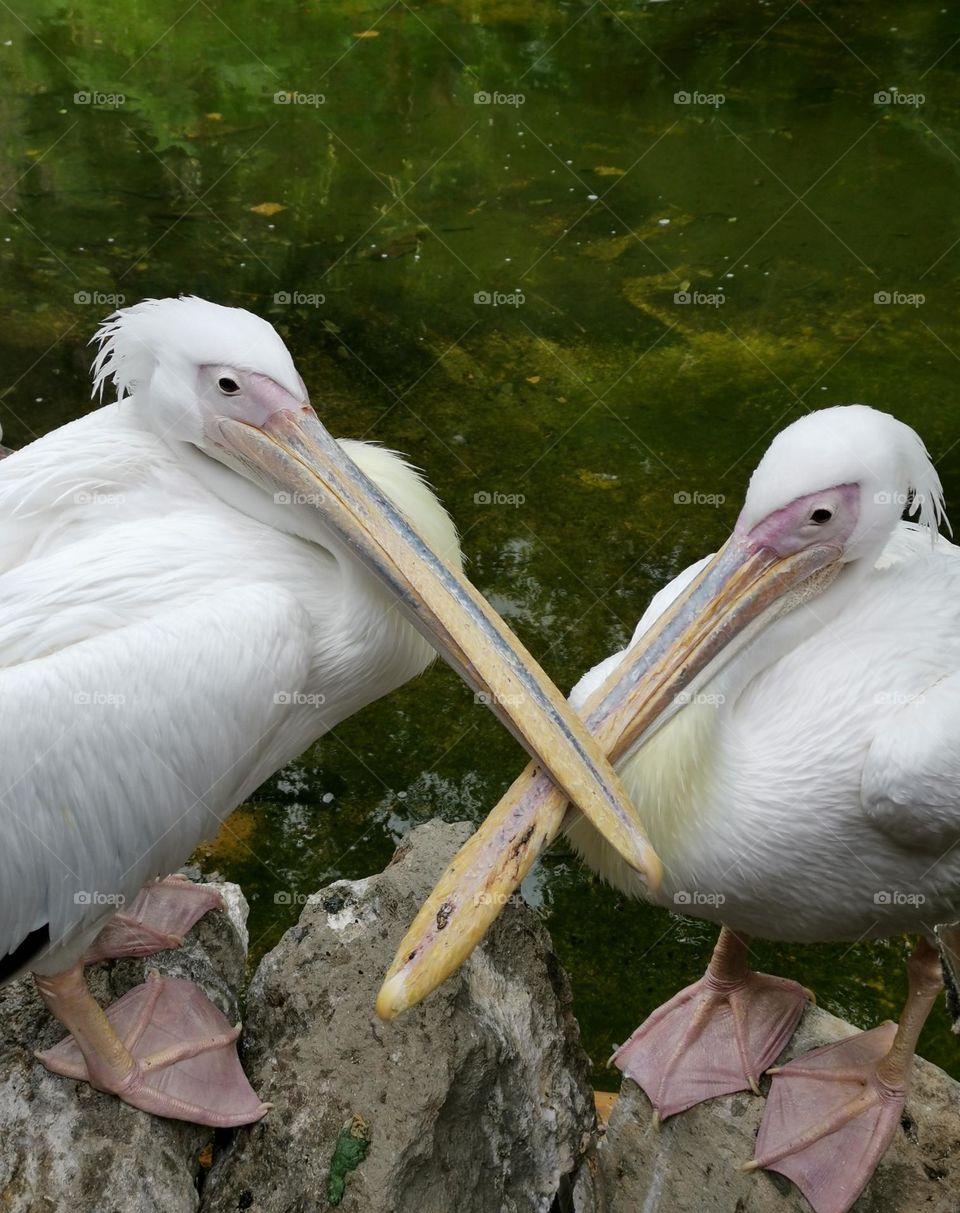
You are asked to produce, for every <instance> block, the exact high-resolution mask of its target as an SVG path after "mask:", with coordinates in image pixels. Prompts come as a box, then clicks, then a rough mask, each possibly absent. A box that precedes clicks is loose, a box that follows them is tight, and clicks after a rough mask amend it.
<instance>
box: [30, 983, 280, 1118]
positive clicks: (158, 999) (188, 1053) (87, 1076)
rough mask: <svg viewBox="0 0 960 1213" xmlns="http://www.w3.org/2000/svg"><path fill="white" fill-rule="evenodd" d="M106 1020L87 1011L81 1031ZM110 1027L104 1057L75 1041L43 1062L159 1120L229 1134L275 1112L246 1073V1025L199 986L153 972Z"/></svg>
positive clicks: (119, 1005)
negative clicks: (242, 1047) (242, 1040)
mask: <svg viewBox="0 0 960 1213" xmlns="http://www.w3.org/2000/svg"><path fill="white" fill-rule="evenodd" d="M48 1005H49V1004H48ZM98 1012H99V1008H95V1007H90V1008H89V1009H85V1010H84V1012H83V1015H84V1018H83V1020H81V1021H78V1028H80V1029H82V1028H83V1027H84V1026H85V1022H86V1020H87V1019H88V1017H89V1016H93V1018H94V1019H97V1018H99V1016H102V1014H103V1013H102V1012H99V1016H98ZM106 1020H107V1021H108V1025H109V1026H108V1027H107V1028H106V1034H104V1033H103V1032H99V1038H100V1041H101V1048H102V1051H101V1052H98V1051H96V1050H95V1049H91V1047H90V1040H89V1038H88V1041H87V1050H86V1054H85V1053H84V1052H83V1051H81V1048H80V1046H79V1045H78V1043H77V1041H76V1039H75V1038H74V1036H68V1037H67V1038H66V1039H65V1040H63V1041H61V1042H60V1044H58V1045H55V1046H54V1047H53V1048H52V1049H48V1050H47V1051H46V1052H44V1053H38V1054H37V1057H38V1059H39V1060H40V1061H41V1062H42V1063H43V1064H44V1065H45V1066H46V1068H47V1069H48V1070H50V1071H52V1072H53V1073H54V1074H61V1075H63V1076H64V1077H65V1078H73V1079H77V1080H80V1081H86V1082H90V1083H91V1084H92V1085H93V1086H95V1087H97V1088H98V1089H100V1090H102V1091H109V1092H111V1093H113V1094H115V1095H117V1096H118V1097H119V1098H120V1099H122V1100H123V1101H124V1102H125V1103H128V1104H131V1105H132V1106H133V1107H135V1108H140V1109H141V1110H142V1111H144V1112H151V1113H153V1115H155V1116H168V1117H172V1118H174V1119H177V1120H188V1121H192V1122H194V1123H196V1124H202V1125H212V1126H215V1127H217V1128H229V1127H233V1126H236V1125H245V1124H251V1123H252V1122H253V1121H256V1120H259V1119H260V1118H261V1117H262V1116H263V1115H264V1114H265V1113H266V1112H267V1111H268V1109H269V1106H270V1105H269V1104H264V1103H261V1102H260V1100H259V1098H258V1097H257V1095H256V1092H255V1091H254V1090H253V1088H252V1087H251V1086H250V1084H249V1082H248V1081H247V1078H246V1075H245V1074H244V1073H243V1069H242V1068H241V1065H240V1058H239V1057H238V1056H237V1049H236V1040H237V1037H238V1036H239V1035H240V1027H239V1025H238V1026H233V1025H231V1024H230V1023H229V1021H228V1020H227V1018H226V1016H225V1015H224V1014H223V1013H222V1012H221V1011H219V1010H218V1009H217V1007H215V1006H214V1005H213V1003H212V1002H211V1001H210V1000H209V998H207V996H206V994H204V992H203V991H202V990H201V989H200V988H199V986H195V985H194V984H193V983H192V982H189V981H183V980H181V979H180V978H174V977H161V976H160V975H159V974H158V973H156V972H152V973H150V974H148V977H147V981H146V982H145V984H144V985H141V986H137V987H136V989H133V990H131V991H130V992H129V993H128V994H125V995H124V996H123V998H120V999H118V1000H117V1001H116V1002H115V1003H113V1004H112V1005H111V1006H110V1007H108V1008H107V1010H106ZM111 1029H112V1032H111V1031H110V1030H111ZM113 1033H115V1034H116V1036H115V1037H113V1038H112V1039H111V1037H112V1035H113ZM104 1046H105V1047H104Z"/></svg>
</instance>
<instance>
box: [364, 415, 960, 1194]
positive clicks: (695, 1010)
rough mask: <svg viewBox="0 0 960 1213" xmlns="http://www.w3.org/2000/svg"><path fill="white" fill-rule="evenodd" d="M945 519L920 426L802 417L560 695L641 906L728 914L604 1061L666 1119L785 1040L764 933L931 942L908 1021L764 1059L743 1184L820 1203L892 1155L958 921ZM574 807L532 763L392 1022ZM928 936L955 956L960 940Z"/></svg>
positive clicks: (452, 961)
mask: <svg viewBox="0 0 960 1213" xmlns="http://www.w3.org/2000/svg"><path fill="white" fill-rule="evenodd" d="M908 505H909V507H910V513H912V514H914V515H915V516H917V519H918V521H917V523H910V522H905V521H901V516H902V514H903V512H904V508H905V506H908ZM942 517H943V514H942V496H941V487H940V481H939V478H938V476H937V473H936V471H935V470H934V468H933V466H932V464H931V462H930V460H929V458H928V457H927V454H926V451H925V450H924V447H923V444H922V442H921V441H920V439H919V438H918V437H917V435H916V434H915V433H914V432H913V431H912V430H911V429H909V428H908V427H907V426H905V425H903V424H902V423H901V422H899V421H897V420H896V419H895V418H893V417H890V416H888V415H887V414H884V413H880V412H876V411H874V410H873V409H870V408H866V407H864V406H860V405H852V406H849V407H845V408H832V409H825V410H823V411H821V412H817V413H813V414H811V415H809V416H806V417H804V418H802V419H801V420H799V421H797V422H796V423H795V424H793V425H791V426H790V427H789V428H787V429H786V430H784V431H783V432H782V433H780V434H779V435H778V436H777V437H776V438H775V439H774V441H773V443H772V445H771V446H770V448H769V450H768V451H767V453H766V454H765V456H764V457H763V459H762V461H761V463H760V465H759V466H758V467H757V469H756V471H755V472H754V474H753V477H752V479H751V481H750V486H749V489H748V491H747V495H746V500H745V503H744V506H743V509H742V511H741V513H740V517H739V519H738V521H737V524H736V527H735V529H734V532H733V534H732V536H731V537H730V539H729V540H728V541H727V543H726V544H725V545H724V547H723V548H722V549H721V551H720V552H719V553H718V554H717V555H715V556H713V557H709V558H707V559H705V560H702V561H700V562H698V563H697V564H695V565H693V566H691V567H690V568H689V569H687V570H686V571H685V572H684V573H681V574H680V576H679V577H677V578H676V579H675V580H674V581H673V582H671V583H670V585H668V586H667V587H666V588H665V589H664V590H663V591H661V592H660V593H659V594H658V595H657V596H656V597H655V598H654V599H653V601H652V603H651V605H650V607H649V609H648V610H647V612H646V614H645V615H644V616H643V618H642V619H641V621H640V624H639V627H638V628H637V631H636V634H635V636H634V638H633V641H632V643H631V645H630V646H629V647H628V648H627V649H626V650H624V651H623V652H622V653H617V654H615V655H614V656H612V657H610V658H609V659H608V660H607V661H605V662H603V663H601V664H600V665H598V666H597V667H596V668H595V669H594V670H591V671H590V673H588V674H587V675H586V676H585V677H584V678H583V679H582V681H581V682H580V683H579V685H578V686H577V688H576V689H575V691H574V693H573V695H572V697H571V701H572V702H573V703H574V704H575V705H576V706H577V707H578V709H579V710H580V711H581V713H582V715H583V716H584V719H585V720H586V722H587V724H588V726H589V727H590V729H591V730H592V731H593V732H594V734H595V735H596V736H597V737H598V739H600V740H601V743H602V745H603V747H604V749H605V750H606V752H607V753H608V754H609V755H610V756H611V758H612V759H613V760H614V764H615V766H616V768H617V770H618V771H619V773H620V776H621V778H622V779H623V781H624V784H625V786H626V787H627V789H628V791H629V792H630V795H631V797H632V799H633V802H634V804H635V805H636V807H637V809H638V811H639V815H640V819H641V822H642V823H643V825H644V828H645V829H646V831H647V833H648V835H649V838H650V840H651V842H652V843H653V845H654V847H655V848H656V850H657V852H658V854H659V855H660V857H661V859H662V861H663V864H664V878H663V882H662V885H661V886H660V888H659V891H657V892H656V893H654V894H652V900H654V901H656V902H658V903H659V904H661V905H664V906H668V907H671V908H673V907H677V908H681V909H682V910H683V912H684V913H691V914H695V915H697V916H699V917H703V918H707V919H712V920H713V921H716V922H718V923H721V924H723V928H722V930H721V933H720V939H719V942H718V944H717V948H716V950H715V952H714V956H713V959H712V960H711V963H710V966H709V968H708V971H707V973H706V975H705V976H704V977H703V978H702V979H701V980H700V981H698V982H696V983H695V984H694V985H692V986H690V987H689V988H688V989H686V990H683V991H682V992H681V993H680V994H678V995H677V996H676V997H675V998H673V999H672V1000H671V1001H670V1002H668V1003H667V1004H666V1005H665V1006H663V1007H661V1008H660V1009H659V1010H657V1011H655V1012H654V1013H653V1015H651V1016H650V1018H649V1019H648V1020H647V1021H646V1022H645V1023H644V1024H643V1025H642V1026H641V1027H640V1028H639V1029H638V1030H637V1031H636V1032H635V1033H634V1035H633V1036H632V1037H631V1039H630V1040H629V1041H628V1042H627V1043H626V1044H625V1045H624V1046H622V1047H621V1048H620V1049H619V1050H618V1052H617V1053H616V1055H615V1057H616V1061H617V1064H618V1065H619V1066H620V1067H621V1069H622V1070H624V1072H625V1073H627V1074H628V1075H630V1076H631V1077H633V1078H635V1079H636V1080H637V1081H638V1082H639V1083H640V1084H641V1085H642V1086H643V1087H644V1089H645V1090H646V1091H647V1094H648V1095H649V1096H650V1098H651V1101H652V1102H653V1105H654V1108H655V1109H656V1112H657V1114H658V1116H659V1117H666V1116H670V1115H672V1114H674V1113H676V1112H680V1111H682V1110H684V1109H685V1108H689V1107H690V1106H692V1105H693V1104H695V1103H697V1102H699V1101H700V1100H703V1099H706V1098H708V1097H709V1096H711V1095H718V1094H723V1093H726V1092H731V1091H736V1090H743V1089H747V1088H752V1089H753V1090H754V1091H756V1092H757V1093H759V1087H758V1085H757V1081H758V1078H759V1076H760V1074H761V1072H762V1071H764V1070H765V1069H766V1068H767V1067H769V1066H770V1064H771V1063H772V1062H773V1061H774V1060H775V1058H776V1056H777V1054H778V1053H779V1052H780V1051H781V1049H782V1048H783V1046H784V1045H785V1044H786V1043H787V1041H788V1040H789V1038H790V1036H791V1034H792V1032H793V1030H794V1027H795V1026H796V1023H797V1021H798V1019H799V1017H800V1015H801V1013H802V1010H803V1006H804V1002H805V998H806V997H807V994H806V991H804V990H803V989H802V988H801V987H800V986H799V985H797V984H796V983H795V982H792V981H786V980H783V979H781V978H775V977H768V976H765V975H762V974H757V973H754V972H752V971H751V969H750V968H749V965H748V959H747V957H748V953H747V940H748V938H749V936H750V935H759V936H763V937H764V938H766V939H782V940H791V941H807V942H809V941H817V940H824V941H827V940H860V939H870V938H879V937H885V936H891V935H896V934H899V933H901V932H917V933H919V934H920V936H921V939H920V942H919V945H918V946H917V948H916V951H915V952H914V954H913V956H912V957H911V959H910V962H909V964H908V975H909V983H910V993H909V997H908V1000H907V1003H906V1006H905V1009H904V1011H903V1015H902V1017H901V1019H900V1023H899V1025H894V1024H885V1025H883V1026H881V1027H877V1028H874V1029H872V1030H871V1031H869V1032H864V1033H861V1034H860V1035H858V1036H855V1037H853V1038H851V1039H850V1040H845V1041H843V1042H841V1043H839V1044H834V1045H831V1046H829V1047H827V1048H824V1049H819V1050H817V1051H816V1052H814V1053H811V1054H809V1055H807V1056H806V1057H803V1058H801V1059H798V1060H795V1061H793V1062H791V1063H790V1064H789V1065H787V1066H784V1067H782V1068H778V1069H775V1070H773V1071H772V1072H773V1074H774V1078H773V1082H772V1087H771V1090H770V1095H769V1098H768V1101H767V1105H766V1110H765V1115H764V1119H763V1124H762V1128H761V1131H760V1135H759V1139H758V1143H757V1150H756V1156H755V1159H754V1160H753V1162H751V1163H750V1164H748V1169H753V1168H756V1167H768V1168H772V1169H774V1170H777V1171H780V1172H782V1173H783V1174H784V1175H787V1176H789V1177H790V1178H791V1179H793V1180H794V1182H795V1183H796V1184H797V1185H798V1186H799V1187H800V1188H801V1189H802V1191H803V1192H804V1193H805V1195H806V1196H807V1197H808V1199H809V1200H810V1202H811V1204H812V1205H813V1206H814V1207H815V1209H816V1210H817V1211H818V1213H844V1211H845V1210H847V1209H849V1207H850V1206H851V1205H852V1204H853V1202H854V1201H855V1200H856V1198H857V1196H858V1195H859V1193H860V1192H861V1191H862V1190H863V1188H864V1186H865V1184H866V1182H867V1180H868V1179H869V1177H870V1175H871V1174H872V1172H873V1169H874V1167H875V1166H876V1163H877V1161H878V1160H879V1158H880V1157H881V1155H882V1154H883V1152H884V1150H885V1149H886V1147H887V1145H888V1144H889V1141H890V1139H891V1136H892V1135H893V1133H894V1131H895V1128H896V1125H897V1123H898V1121H899V1117H900V1112H901V1109H902V1107H903V1103H904V1098H905V1095H906V1091H907V1086H908V1082H909V1077H910V1072H911V1066H912V1057H913V1052H914V1048H915V1045H916V1041H917V1038H918V1036H919V1033H920V1029H921V1027H922V1026H923V1023H924V1021H925V1019H926V1016H927V1014H928V1012H929V1010H930V1008H931V1006H932V1004H933V1002H934V1000H935V998H936V995H937V993H938V991H939V990H940V989H941V988H942V974H941V965H940V959H939V955H938V952H937V950H936V947H935V942H936V940H935V935H934V931H935V928H937V927H938V924H951V923H954V922H955V921H956V920H957V919H958V918H960V848H958V846H957V844H958V842H960V549H958V548H957V547H955V546H953V544H951V543H949V542H947V541H946V540H945V539H943V538H941V537H939V536H938V534H937V530H938V526H939V523H940V522H941V520H942ZM563 800H564V798H563V795H562V794H561V793H558V792H557V791H556V789H555V788H553V787H552V786H551V784H550V781H549V779H548V778H547V777H545V776H543V775H542V774H540V773H538V772H536V771H535V770H532V769H530V770H528V771H527V772H525V773H524V775H522V776H521V777H520V779H518V780H517V782H516V783H515V784H514V786H513V788H512V789H511V791H510V792H509V793H508V794H507V797H506V798H505V800H504V801H502V802H501V804H500V805H499V806H498V807H497V809H496V810H495V811H494V813H493V814H492V815H491V817H490V818H489V819H488V822H487V823H486V824H485V825H484V826H483V827H482V828H481V830H480V831H479V833H478V834H477V835H476V836H475V837H474V839H473V840H471V842H470V843H468V844H467V848H465V851H464V852H461V855H460V856H458V857H457V859H455V860H454V863H453V865H452V867H451V869H450V870H449V871H448V873H447V875H446V876H445V877H444V879H443V881H442V882H441V884H440V885H439V886H438V888H437V890H436V891H435V892H434V894H433V895H432V896H431V899H430V901H429V902H428V903H427V905H426V906H425V907H424V910H423V911H422V913H421V915H420V916H419V917H418V919H417V921H416V923H415V924H414V926H413V927H412V928H411V931H410V933H409V934H408V936H407V938H406V939H405V940H404V942H403V944H402V945H401V949H400V951H399V953H398V957H397V960H396V961H395V963H394V966H393V967H392V968H391V971H390V974H389V975H388V979H387V981H386V983H385V985H384V988H383V990H382V991H381V995H380V999H379V1002H378V1008H379V1009H380V1012H381V1014H383V1015H385V1016H389V1015H392V1014H396V1013H397V1012H398V1011H400V1010H403V1009H404V1008H405V1007H406V1006H409V1005H411V1004H412V1003H413V1002H415V1001H417V1000H418V999H419V998H421V997H423V995H424V994H425V993H427V992H428V991H429V990H430V989H432V988H433V986H434V985H435V984H437V982H438V981H439V980H440V979H442V977H443V976H445V975H446V973H448V972H449V971H450V970H451V969H452V968H454V967H455V966H456V964H457V963H459V961H460V960H461V959H462V958H463V956H464V955H465V954H466V952H468V951H469V948H470V947H471V946H472V943H473V942H474V941H475V940H476V938H477V937H478V936H479V934H480V933H482V931H483V929H485V927H486V925H487V924H488V923H489V921H490V920H491V919H492V918H493V917H494V916H495V915H496V913H497V912H498V909H499V906H500V905H502V903H503V900H504V895H505V894H506V893H509V892H510V891H511V890H512V888H514V887H515V886H516V883H518V882H519V880H520V879H521V878H522V876H523V874H524V873H525V871H526V870H527V869H528V868H529V865H530V863H532V861H533V858H534V857H535V854H536V852H537V850H539V848H540V847H541V846H542V845H545V842H546V841H549V839H551V838H552V837H553V836H554V835H555V834H556V833H557V831H558V830H559V829H560V828H561V825H562V824H564V811H565V810H564V804H563ZM565 825H566V828H567V832H568V834H569V837H570V839H571V841H572V842H573V845H574V846H575V848H576V849H577V850H578V851H579V852H580V854H581V855H582V856H583V857H584V858H585V859H586V861H587V862H588V863H589V864H590V865H591V867H593V868H594V869H595V870H596V871H598V872H600V873H601V874H602V875H604V876H605V877H606V878H607V879H608V880H610V881H611V882H612V883H613V884H614V885H616V886H617V887H618V888H619V889H622V890H626V891H628V892H630V893H634V894H638V895H640V894H642V893H643V890H642V889H640V887H639V885H638V884H637V882H636V881H635V880H634V879H633V878H632V877H631V875H630V874H629V872H628V871H626V869H625V868H624V867H623V865H622V864H621V863H620V862H619V860H618V858H617V857H616V856H615V855H614V854H613V853H612V852H611V851H610V850H609V848H608V847H607V846H606V844H605V843H604V842H603V840H602V839H601V838H600V837H599V836H598V835H597V834H596V833H595V832H594V831H593V830H592V828H591V827H590V825H589V824H588V823H586V822H584V821H582V820H575V819H573V818H570V817H568V818H567V819H566V822H565ZM504 855H505V858H504ZM648 896H650V894H648ZM438 905H442V906H443V907H444V912H443V914H442V916H441V920H442V922H443V924H444V926H445V929H444V931H443V933H442V934H440V933H439V932H438V931H437V929H436V928H437V925H438V924H437V922H436V921H434V920H432V919H431V914H434V915H435V913H436V910H437V907H438ZM939 935H940V939H941V943H942V945H943V947H944V949H945V952H946V953H947V954H948V955H955V954H956V952H957V950H958V944H960V940H958V937H957V936H958V931H957V930H956V929H952V928H950V927H949V926H948V927H944V926H942V925H939Z"/></svg>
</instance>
